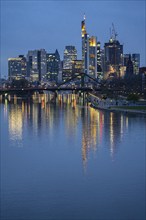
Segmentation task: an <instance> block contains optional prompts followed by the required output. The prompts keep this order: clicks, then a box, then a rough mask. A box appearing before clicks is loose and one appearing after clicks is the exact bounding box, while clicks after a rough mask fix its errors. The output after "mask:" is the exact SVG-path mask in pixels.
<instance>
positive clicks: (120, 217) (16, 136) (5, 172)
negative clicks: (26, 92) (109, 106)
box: [0, 94, 146, 220]
mask: <svg viewBox="0 0 146 220" xmlns="http://www.w3.org/2000/svg"><path fill="white" fill-rule="evenodd" d="M0 117H1V122H0V123H1V167H0V168H1V220H70V219H71V220H72V219H76V220H144V219H145V218H146V216H145V207H146V200H145V191H146V190H145V171H146V170H145V169H146V168H145V146H146V116H145V115H138V114H134V113H116V112H107V111H102V110H95V109H93V108H91V107H90V106H89V104H88V103H83V99H82V97H80V96H78V95H75V94H64V95H63V94H59V95H58V97H57V99H56V101H54V99H53V95H51V94H49V95H35V96H33V99H32V100H27V99H22V98H20V97H17V96H14V97H13V98H11V97H9V98H8V99H6V100H4V101H2V102H1V104H0Z"/></svg>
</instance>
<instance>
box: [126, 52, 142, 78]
mask: <svg viewBox="0 0 146 220" xmlns="http://www.w3.org/2000/svg"><path fill="white" fill-rule="evenodd" d="M128 60H129V54H124V66H125V67H126V66H127V63H128ZM131 61H132V63H133V73H134V74H136V75H137V74H139V68H140V54H138V53H133V54H131Z"/></svg>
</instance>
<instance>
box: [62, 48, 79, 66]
mask: <svg viewBox="0 0 146 220" xmlns="http://www.w3.org/2000/svg"><path fill="white" fill-rule="evenodd" d="M73 60H77V50H76V48H75V46H66V47H65V50H64V58H63V69H72V61H73Z"/></svg>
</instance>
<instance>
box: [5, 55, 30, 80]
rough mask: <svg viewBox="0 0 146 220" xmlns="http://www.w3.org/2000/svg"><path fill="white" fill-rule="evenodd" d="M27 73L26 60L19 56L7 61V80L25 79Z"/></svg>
mask: <svg viewBox="0 0 146 220" xmlns="http://www.w3.org/2000/svg"><path fill="white" fill-rule="evenodd" d="M26 73H27V64H26V58H25V57H24V56H23V55H20V56H19V57H16V58H9V59H8V76H9V80H13V79H21V78H25V77H26Z"/></svg>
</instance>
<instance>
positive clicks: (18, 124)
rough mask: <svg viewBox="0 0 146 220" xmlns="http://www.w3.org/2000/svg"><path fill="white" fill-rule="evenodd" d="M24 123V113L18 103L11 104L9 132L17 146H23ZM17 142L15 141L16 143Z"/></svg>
mask: <svg viewBox="0 0 146 220" xmlns="http://www.w3.org/2000/svg"><path fill="white" fill-rule="evenodd" d="M22 125H23V115H22V112H21V109H20V108H19V106H18V105H10V109H9V133H10V138H11V139H12V140H13V141H14V142H15V141H17V144H18V145H17V146H20V147H21V146H22V143H21V141H22ZM14 144H15V143H14Z"/></svg>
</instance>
